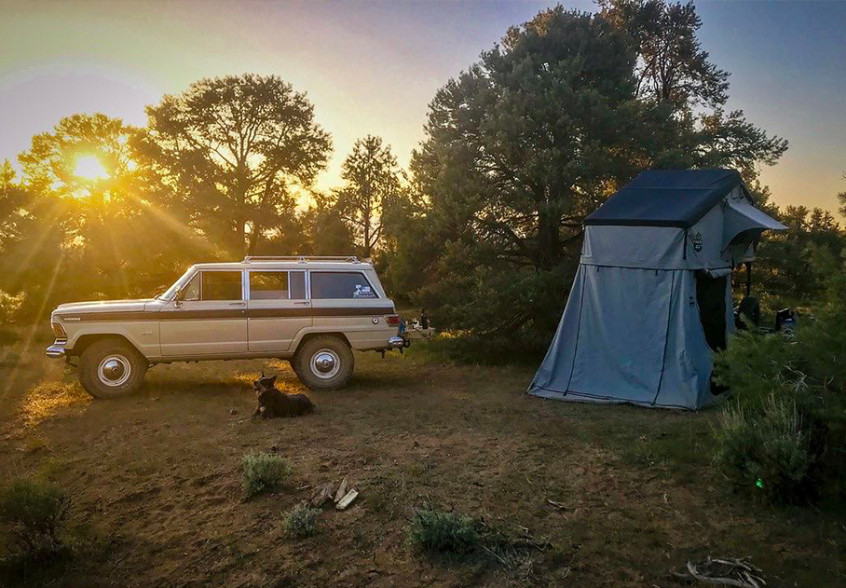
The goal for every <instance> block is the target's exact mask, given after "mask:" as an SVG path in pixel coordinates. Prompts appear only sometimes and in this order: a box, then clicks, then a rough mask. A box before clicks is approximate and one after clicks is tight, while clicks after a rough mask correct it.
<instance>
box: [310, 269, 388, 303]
mask: <svg viewBox="0 0 846 588" xmlns="http://www.w3.org/2000/svg"><path fill="white" fill-rule="evenodd" d="M311 297H312V298H377V296H376V292H375V291H374V290H373V288H372V287H371V286H370V282H368V281H367V278H365V277H364V274H362V273H359V272H312V273H311Z"/></svg>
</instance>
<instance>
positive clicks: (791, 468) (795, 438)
mask: <svg viewBox="0 0 846 588" xmlns="http://www.w3.org/2000/svg"><path fill="white" fill-rule="evenodd" d="M716 437H717V442H718V449H717V452H716V455H715V461H716V463H717V466H718V467H719V468H720V469H721V470H722V472H723V473H724V474H725V475H726V476H727V477H728V478H729V479H730V480H731V481H732V483H733V484H734V485H735V487H736V488H737V489H739V490H741V491H749V492H750V493H755V495H760V496H763V497H764V498H765V500H767V501H768V502H772V503H795V502H799V501H801V500H802V499H804V498H808V497H812V496H814V495H815V493H816V485H815V480H814V478H815V475H814V474H815V472H816V469H817V465H818V456H817V455H815V453H814V451H813V450H812V446H811V434H810V432H809V431H808V430H806V428H805V427H804V426H803V422H802V418H801V417H800V415H799V412H798V411H797V409H796V406H795V405H794V404H791V403H790V402H789V401H787V400H784V399H779V398H776V397H774V396H771V397H770V399H769V401H768V402H767V403H766V405H765V406H764V407H763V409H762V411H761V412H760V413H749V412H744V410H743V409H741V408H737V407H732V408H729V409H727V410H726V411H725V412H723V414H722V415H721V419H720V422H719V427H718V429H717V431H716Z"/></svg>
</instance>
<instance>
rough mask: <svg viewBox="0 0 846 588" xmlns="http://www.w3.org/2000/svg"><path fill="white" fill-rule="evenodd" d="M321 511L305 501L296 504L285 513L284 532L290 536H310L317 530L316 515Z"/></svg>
mask: <svg viewBox="0 0 846 588" xmlns="http://www.w3.org/2000/svg"><path fill="white" fill-rule="evenodd" d="M321 512H322V511H321V510H320V509H319V508H312V507H310V506H309V505H308V504H306V503H302V504H298V505H297V506H295V507H294V508H292V509H291V510H290V511H289V512H288V514H286V515H285V522H284V526H285V532H286V533H288V535H290V536H291V537H296V538H302V537H310V536H311V535H314V534H315V533H316V532H317V517H318V516H320V513H321Z"/></svg>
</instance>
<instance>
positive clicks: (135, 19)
mask: <svg viewBox="0 0 846 588" xmlns="http://www.w3.org/2000/svg"><path fill="white" fill-rule="evenodd" d="M552 4H554V3H550V2H529V1H525V2H426V3H423V2H420V3H415V2H403V3H390V2H343V3H342V2H291V3H281V2H270V1H263V2H220V3H217V2H211V1H205V2H189V1H180V2H167V1H164V0H160V1H156V2H137V3H136V2H132V1H129V0H122V1H120V2H105V1H101V2H74V1H70V0H68V1H65V2H45V1H30V2H18V1H13V2H10V1H6V0H0V161H2V159H4V158H8V159H12V160H15V158H16V156H17V154H18V153H19V152H21V151H23V150H25V149H27V148H28V146H29V144H30V139H31V137H32V135H33V134H35V133H38V132H42V131H47V130H50V129H51V127H52V126H53V125H54V124H56V123H57V122H58V121H59V119H60V118H62V117H63V116H66V115H70V114H73V113H77V112H95V111H99V112H103V113H105V114H108V115H110V116H115V117H120V118H122V119H124V120H125V121H126V122H128V123H131V124H135V125H143V124H144V123H145V120H146V118H145V114H144V106H145V105H148V104H154V103H157V102H158V101H159V99H160V98H161V96H162V95H163V94H165V93H177V92H180V91H182V90H184V89H185V88H186V87H187V86H188V85H189V84H190V83H191V82H193V81H195V80H197V79H199V78H202V77H209V76H219V75H224V74H239V73H243V72H256V73H262V74H271V73H272V74H278V75H280V76H281V77H283V78H284V79H286V80H288V81H290V82H291V83H292V84H293V86H294V88H295V89H296V90H299V91H304V92H307V93H308V95H309V97H310V99H311V101H312V102H313V103H314V105H315V109H316V115H317V119H318V121H319V122H320V124H321V125H322V126H323V127H324V128H325V129H327V130H328V131H329V132H330V133H331V134H332V136H333V141H334V147H335V151H334V155H333V159H332V161H331V164H330V167H329V169H328V170H327V172H325V173H324V174H323V175H322V176H321V178H320V180H319V186H320V187H324V188H325V187H329V186H331V185H333V184H335V183H337V181H338V172H339V168H340V163H341V161H342V160H343V158H344V157H345V156H346V155H347V153H348V152H349V150H350V148H351V146H352V143H353V142H354V141H355V139H356V138H359V137H361V136H363V135H365V134H368V133H370V134H377V135H381V136H382V137H384V138H385V140H386V141H387V142H388V143H390V144H391V145H392V147H393V148H394V151H395V153H396V154H397V156H398V158H399V160H400V162H401V163H402V164H403V165H404V164H406V163H407V162H408V158H409V156H410V153H411V150H412V149H413V148H414V147H415V145H416V144H417V143H418V142H419V141H420V139H421V138H422V137H423V124H424V122H425V116H426V110H427V105H428V103H429V101H430V100H431V99H432V97H433V96H434V93H435V91H436V90H437V89H438V88H439V87H441V86H442V85H443V84H444V83H445V82H446V81H447V80H448V79H449V78H450V77H453V76H455V75H457V74H458V73H459V72H460V71H461V70H462V69H464V68H466V67H467V66H468V65H470V64H471V63H472V62H473V61H475V60H476V59H477V58H478V56H479V53H480V52H481V51H483V50H486V49H489V48H490V47H492V46H493V44H494V43H496V42H497V41H498V40H499V39H500V37H501V36H502V35H503V34H504V33H505V31H506V29H507V27H508V26H510V25H514V24H519V23H521V22H524V21H526V20H528V19H529V18H531V17H532V16H533V15H534V14H535V13H537V12H538V11H539V10H541V9H543V8H544V7H546V6H550V5H552ZM564 5H565V6H567V7H574V8H579V9H583V10H594V9H595V7H594V5H593V4H592V3H588V2H584V3H574V2H564ZM697 8H698V11H699V13H700V15H701V17H702V19H703V21H704V26H703V28H702V30H701V31H700V36H701V39H702V42H703V46H704V47H705V48H706V49H707V50H708V51H710V52H711V54H712V57H713V60H714V62H715V63H716V64H717V65H718V66H720V67H721V68H723V69H726V70H728V71H729V72H731V74H732V75H731V78H730V80H731V90H730V95H731V100H730V102H729V108H732V109H736V108H739V109H743V110H744V111H745V112H746V115H747V117H748V118H749V119H750V120H751V121H752V122H754V123H756V124H758V125H760V126H762V127H763V128H765V129H766V130H767V131H769V132H771V133H776V134H779V135H781V136H783V137H785V138H787V139H789V141H790V149H789V151H788V152H787V154H786V155H785V156H784V158H783V159H782V161H781V162H780V163H779V164H778V165H777V166H776V167H775V168H764V170H763V179H764V181H765V182H766V183H768V184H769V185H770V187H771V188H772V190H773V194H774V197H775V200H776V202H777V203H779V204H790V203H792V204H805V205H808V206H821V207H823V208H827V209H830V210H834V209H835V208H836V207H837V204H836V197H835V195H836V194H837V193H838V192H841V191H846V180H844V179H843V174H844V172H846V2H826V3H822V2H819V3H817V2H795V3H791V2H775V3H764V2H728V1H724V2H697Z"/></svg>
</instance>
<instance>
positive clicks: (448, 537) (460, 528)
mask: <svg viewBox="0 0 846 588" xmlns="http://www.w3.org/2000/svg"><path fill="white" fill-rule="evenodd" d="M409 539H410V541H411V543H412V545H414V546H415V547H417V548H419V549H422V550H423V551H428V552H432V553H445V554H454V555H461V554H466V553H469V552H471V551H474V550H476V549H478V548H479V544H480V541H481V536H480V534H479V528H478V523H477V521H476V520H475V519H473V518H471V517H467V516H461V515H458V514H455V513H452V512H445V511H441V510H435V509H432V508H429V507H426V508H421V509H419V510H417V511H416V512H415V513H414V517H413V518H412V520H411V528H410V530H409Z"/></svg>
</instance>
